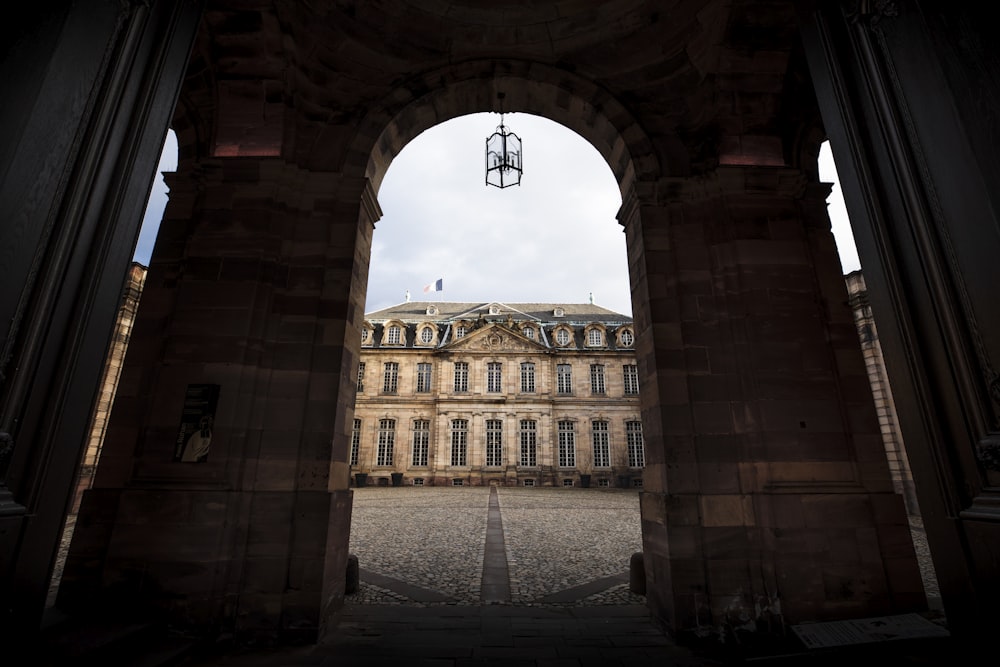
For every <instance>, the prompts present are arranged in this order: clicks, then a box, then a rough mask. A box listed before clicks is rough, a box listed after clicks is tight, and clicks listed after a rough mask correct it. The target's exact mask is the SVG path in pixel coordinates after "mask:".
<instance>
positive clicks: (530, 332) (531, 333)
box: [521, 327, 535, 340]
mask: <svg viewBox="0 0 1000 667" xmlns="http://www.w3.org/2000/svg"><path fill="white" fill-rule="evenodd" d="M521 333H523V334H524V337H525V338H530V339H532V340H534V339H535V330H534V328H532V327H524V328H523V329H521Z"/></svg>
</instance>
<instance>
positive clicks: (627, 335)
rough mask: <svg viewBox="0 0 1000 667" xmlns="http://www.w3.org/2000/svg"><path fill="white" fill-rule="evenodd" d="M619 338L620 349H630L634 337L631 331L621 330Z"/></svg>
mask: <svg viewBox="0 0 1000 667" xmlns="http://www.w3.org/2000/svg"><path fill="white" fill-rule="evenodd" d="M619 338H620V339H621V342H622V347H632V343H634V342H635V336H634V335H633V334H632V330H631V329H622V333H621V336H620V337H619Z"/></svg>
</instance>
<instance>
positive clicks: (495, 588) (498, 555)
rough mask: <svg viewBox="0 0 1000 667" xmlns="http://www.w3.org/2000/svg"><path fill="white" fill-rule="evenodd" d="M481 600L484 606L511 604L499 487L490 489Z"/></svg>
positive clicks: (480, 591)
mask: <svg viewBox="0 0 1000 667" xmlns="http://www.w3.org/2000/svg"><path fill="white" fill-rule="evenodd" d="M479 599H480V601H481V602H483V603H484V604H498V603H501V602H510V574H509V572H508V570H507V549H506V547H505V546H504V541H503V520H502V519H501V518H500V500H499V497H498V495H497V487H495V486H493V487H491V488H490V507H489V512H488V513H487V516H486V545H485V546H484V547H483V581H482V585H481V586H480V588H479Z"/></svg>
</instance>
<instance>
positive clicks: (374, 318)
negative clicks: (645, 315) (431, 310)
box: [365, 301, 632, 324]
mask: <svg viewBox="0 0 1000 667" xmlns="http://www.w3.org/2000/svg"><path fill="white" fill-rule="evenodd" d="M492 305H495V306H498V307H499V309H500V314H499V315H490V313H489V308H490V306H492ZM428 306H434V307H436V308H437V309H438V314H437V315H428V314H427V307H428ZM556 308H562V309H563V312H564V315H563V316H562V317H556V316H555V315H554V314H553V313H554V312H555V310H556ZM480 313H481V314H482V315H483V317H484V318H497V317H501V318H506V316H507V315H508V314H509V315H511V317H513V319H514V320H515V321H522V320H533V321H535V322H537V323H539V324H543V323H551V324H555V323H559V322H566V323H583V322H601V323H603V324H625V323H629V322H631V321H632V318H631V317H629V316H628V315H622V314H621V313H616V312H614V311H613V310H608V309H607V308H602V307H600V306H597V305H594V304H592V303H503V302H500V301H477V302H462V301H410V302H407V303H400V304H397V305H395V306H390V307H388V308H383V309H382V310H376V311H374V312H371V313H368V314H366V315H365V319H366V320H368V321H369V322H371V323H373V324H374V323H376V322H384V321H386V320H391V319H396V320H400V321H402V322H405V323H409V322H429V321H435V322H448V321H452V320H459V319H470V320H474V319H476V318H477V317H479V315H480Z"/></svg>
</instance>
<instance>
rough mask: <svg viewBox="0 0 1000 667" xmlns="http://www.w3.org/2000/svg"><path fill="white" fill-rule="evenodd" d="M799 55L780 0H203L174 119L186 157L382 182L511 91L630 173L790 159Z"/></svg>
mask: <svg viewBox="0 0 1000 667" xmlns="http://www.w3.org/2000/svg"><path fill="white" fill-rule="evenodd" d="M799 52H800V49H799V46H798V33H797V29H796V23H795V14H794V7H793V3H792V2H790V1H774V2H749V1H746V0H742V1H741V0H673V1H660V2H657V1H650V0H617V1H616V2H600V1H592V0H561V1H556V2H547V3H539V2H525V1H523V0H521V1H519V0H498V1H495V2H491V3H482V2H474V1H473V0H460V1H446V0H428V1H424V0H365V1H363V2H346V1H338V2H320V1H309V2H307V1H303V0H271V1H260V0H258V1H252V0H210V1H209V3H208V9H207V11H206V14H205V18H204V22H203V26H202V30H201V33H200V36H199V38H198V40H197V43H196V45H195V50H194V53H193V55H192V59H191V64H190V68H189V74H188V79H187V83H186V86H185V89H184V91H183V92H182V96H181V103H180V106H179V110H178V113H177V116H176V120H175V129H177V130H178V135H179V137H181V156H182V158H185V157H194V156H196V155H202V156H204V155H216V156H241V155H245V156H278V155H281V156H283V157H284V158H285V159H288V160H290V161H294V162H297V163H299V164H302V165H304V166H308V167H310V168H314V169H328V170H338V171H339V170H347V171H350V170H351V169H352V168H355V169H358V170H363V171H365V172H366V173H367V175H368V176H369V177H370V178H373V179H374V180H375V181H376V182H378V181H379V180H380V178H381V173H383V172H384V169H385V168H386V167H387V166H388V161H391V159H392V157H393V156H394V155H395V154H396V153H397V152H398V151H399V150H400V149H401V148H402V146H403V145H405V143H406V142H407V141H409V140H410V139H411V138H413V137H414V136H416V135H417V134H419V132H421V131H423V130H424V129H427V128H428V127H431V126H433V125H435V124H437V123H440V122H443V121H445V120H448V119H449V118H452V117H454V116H457V115H461V114H465V113H472V112H477V111H491V110H492V111H496V110H497V108H498V106H497V105H498V102H497V99H496V93H497V92H504V94H505V97H504V102H503V104H504V110H505V111H523V112H530V113H536V114H539V115H544V116H546V117H548V118H551V119H553V120H556V121H557V122H561V123H563V124H564V125H567V126H568V127H570V128H571V129H573V130H575V131H577V132H578V133H580V134H581V135H583V136H584V137H585V138H587V139H588V140H590V141H591V142H592V143H594V145H595V147H597V148H598V150H599V151H600V152H601V153H602V154H603V155H604V156H605V158H606V159H607V160H608V161H609V164H611V166H612V168H613V169H614V170H615V172H616V174H617V175H618V178H619V180H620V181H622V182H623V185H624V181H625V180H628V179H631V178H634V177H636V176H638V177H646V176H650V175H655V174H662V175H687V174H690V173H699V172H702V171H705V170H708V169H712V168H714V167H715V166H716V165H717V164H719V163H720V162H721V163H727V162H728V163H732V164H740V163H748V164H773V165H780V164H795V163H796V162H797V161H798V160H799V159H800V157H801V155H800V151H803V150H805V152H806V153H810V152H814V151H815V150H816V148H817V146H812V145H809V146H807V147H805V148H803V147H801V146H800V144H801V142H802V137H803V136H808V137H813V138H815V137H816V135H817V133H816V128H817V127H818V120H817V118H818V114H817V113H816V112H815V103H814V102H812V101H811V96H812V93H811V87H810V86H809V84H808V76H807V74H805V66H804V63H803V62H802V58H801V56H800V55H799ZM803 91H805V94H804V95H803ZM813 143H816V142H815V141H814V142H813Z"/></svg>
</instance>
